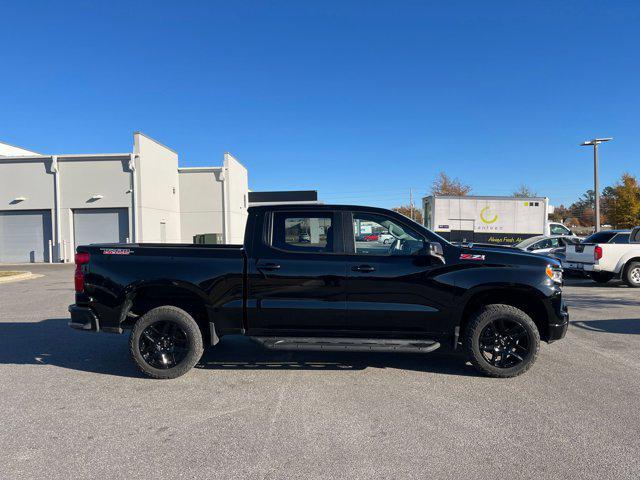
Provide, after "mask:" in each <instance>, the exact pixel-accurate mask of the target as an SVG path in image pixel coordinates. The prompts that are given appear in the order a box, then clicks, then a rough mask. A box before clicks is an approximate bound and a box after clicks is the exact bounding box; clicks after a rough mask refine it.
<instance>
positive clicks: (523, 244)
mask: <svg viewBox="0 0 640 480" xmlns="http://www.w3.org/2000/svg"><path fill="white" fill-rule="evenodd" d="M541 238H544V237H540V236H538V237H531V238H527V239H526V240H523V241H521V242H520V243H517V244H516V245H515V247H516V248H527V247H528V246H529V245H532V244H534V243H535V242H537V241H538V240H540V239H541Z"/></svg>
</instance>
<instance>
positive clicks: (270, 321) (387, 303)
mask: <svg viewBox="0 0 640 480" xmlns="http://www.w3.org/2000/svg"><path fill="white" fill-rule="evenodd" d="M291 218H295V219H301V218H302V219H305V218H306V219H308V222H307V223H308V224H309V225H315V227H312V228H318V229H319V228H321V227H320V226H319V225H322V228H324V230H323V231H325V232H326V236H324V237H321V241H320V243H318V244H315V243H313V244H308V245H300V244H299V243H298V242H297V237H296V238H295V240H296V241H295V242H294V241H289V239H290V238H291V236H290V235H288V232H287V228H288V227H287V225H290V224H291V222H290V220H291ZM361 221H370V222H375V223H377V224H379V225H381V226H383V227H384V228H386V229H388V230H389V231H390V232H391V233H392V234H393V236H394V237H395V238H396V239H397V241H395V242H394V243H393V244H392V245H391V246H390V247H389V248H371V247H369V246H367V245H362V244H358V243H357V242H356V241H354V240H355V239H354V235H353V233H351V232H353V231H354V224H356V222H361ZM76 251H77V253H76V271H75V291H76V294H75V304H73V305H71V306H70V307H69V311H70V314H71V321H70V323H69V325H70V327H72V328H75V329H80V330H86V331H94V332H97V331H101V332H110V333H122V332H123V331H125V330H131V336H130V341H129V348H130V351H131V355H132V357H133V360H134V362H135V363H136V364H137V366H138V367H139V368H140V370H141V371H142V372H144V373H145V374H146V375H148V376H150V377H153V378H163V379H167V378H175V377H178V376H180V375H183V374H184V373H186V372H187V371H188V370H190V369H191V368H192V367H193V366H194V365H195V364H196V362H198V360H199V359H200V357H201V355H202V352H203V348H204V345H211V346H215V345H217V344H218V342H219V341H220V339H221V338H223V337H224V336H226V335H245V336H247V337H249V338H251V339H252V340H254V341H256V342H258V343H260V344H262V345H264V346H265V347H267V348H270V349H275V350H321V351H325V350H327V351H365V352H368V353H369V354H371V353H373V352H380V351H392V352H414V353H428V352H432V351H434V350H437V349H439V348H452V349H462V350H463V351H464V352H465V353H466V355H467V357H468V359H469V360H470V361H471V363H472V364H473V365H474V366H475V367H476V368H477V369H478V370H479V371H480V372H482V373H483V374H486V375H489V376H494V377H512V376H515V375H519V374H521V373H523V372H525V371H526V370H528V369H529V368H530V367H531V366H532V365H533V363H534V362H535V360H536V357H537V355H538V350H539V344H540V340H543V341H546V342H553V341H555V340H558V339H560V338H562V337H564V335H565V333H566V331H567V327H568V325H569V314H568V310H567V307H566V305H565V303H564V301H563V299H562V269H561V268H560V264H559V263H558V262H557V261H556V260H553V259H551V258H547V257H544V256H541V255H534V254H530V253H527V252H522V251H519V250H515V249H513V248H511V247H496V246H487V247H469V246H455V245H452V244H451V243H449V242H447V241H446V240H445V239H443V238H442V237H440V236H438V235H436V234H435V233H433V232H431V231H430V230H428V229H427V228H425V227H423V226H422V225H418V224H416V223H414V222H412V221H410V220H408V219H407V218H406V217H404V216H403V215H401V214H399V213H396V212H392V211H389V210H384V209H380V208H372V207H352V206H340V205H271V206H260V207H250V208H249V209H248V218H247V226H246V231H245V239H244V244H243V245H187V244H166V243H152V244H144V243H142V244H97V245H82V246H79V247H78V248H77V250H76Z"/></svg>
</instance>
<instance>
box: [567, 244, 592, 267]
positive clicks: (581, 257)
mask: <svg viewBox="0 0 640 480" xmlns="http://www.w3.org/2000/svg"><path fill="white" fill-rule="evenodd" d="M595 248H596V244H595V243H586V244H579V245H567V251H566V258H567V262H571V263H590V264H592V263H595V252H594V250H595Z"/></svg>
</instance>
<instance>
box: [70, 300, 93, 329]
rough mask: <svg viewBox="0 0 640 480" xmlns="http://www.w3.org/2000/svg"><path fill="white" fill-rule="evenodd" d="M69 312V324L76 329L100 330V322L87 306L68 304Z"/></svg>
mask: <svg viewBox="0 0 640 480" xmlns="http://www.w3.org/2000/svg"><path fill="white" fill-rule="evenodd" d="M69 313H70V314H71V320H70V321H69V326H70V327H71V328H75V329H76V330H86V331H90V332H99V331H100V322H99V321H98V317H96V314H95V313H93V310H91V309H90V308H87V307H79V306H77V305H69Z"/></svg>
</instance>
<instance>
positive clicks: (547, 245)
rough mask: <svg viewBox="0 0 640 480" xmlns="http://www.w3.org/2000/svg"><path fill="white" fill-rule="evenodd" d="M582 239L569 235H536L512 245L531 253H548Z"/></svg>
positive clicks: (575, 243)
mask: <svg viewBox="0 0 640 480" xmlns="http://www.w3.org/2000/svg"><path fill="white" fill-rule="evenodd" d="M581 240H582V239H581V238H580V237H576V236H570V235H537V236H535V237H531V238H527V239H526V240H523V241H522V242H520V243H518V244H517V245H514V247H515V248H519V249H520V250H526V251H527V252H532V253H549V252H550V251H551V250H554V249H557V248H559V247H566V246H567V245H577V244H578V243H580V241H581Z"/></svg>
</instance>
